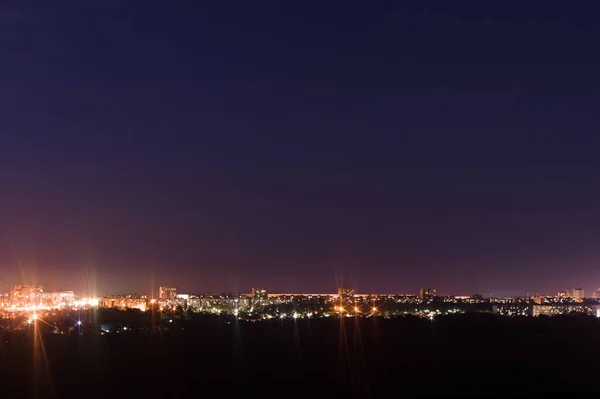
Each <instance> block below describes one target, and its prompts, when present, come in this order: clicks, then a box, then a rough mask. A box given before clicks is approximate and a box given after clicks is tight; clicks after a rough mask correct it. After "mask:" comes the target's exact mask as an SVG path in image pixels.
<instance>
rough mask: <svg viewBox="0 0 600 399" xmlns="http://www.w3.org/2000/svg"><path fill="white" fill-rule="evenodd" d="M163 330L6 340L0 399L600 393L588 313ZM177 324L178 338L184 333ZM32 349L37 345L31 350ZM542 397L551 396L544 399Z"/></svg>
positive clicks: (597, 327) (0, 355)
mask: <svg viewBox="0 0 600 399" xmlns="http://www.w3.org/2000/svg"><path fill="white" fill-rule="evenodd" d="M172 326H173V327H172V328H171V330H170V331H168V332H158V331H156V332H152V331H135V330H134V331H130V330H129V331H127V332H121V333H119V334H116V333H110V334H106V335H98V334H92V333H90V334H87V335H83V336H77V335H68V334H66V335H54V334H48V333H46V332H45V331H41V333H40V334H39V336H40V337H41V340H40V339H39V338H38V339H37V340H34V338H33V337H34V335H35V334H34V333H33V330H32V331H27V330H24V331H13V332H10V333H4V334H3V339H2V341H1V343H0V378H1V380H2V381H1V388H0V389H1V391H0V397H2V398H4V397H6V398H15V397H28V398H31V397H43V398H45V397H55V398H63V397H64V398H66V397H72V398H111V397H131V398H178V397H233V396H238V395H244V396H245V397H250V395H252V394H255V393H258V394H259V395H260V396H256V395H255V396H253V397H261V398H262V397H281V398H284V397H311V398H321V397H347V398H350V397H383V396H384V395H385V396H389V395H392V396H391V397H465V396H473V397H483V396H501V397H516V396H523V395H529V396H531V394H533V393H546V392H547V393H560V392H585V393H591V392H600V385H599V383H598V379H597V376H598V375H599V374H598V371H600V367H599V366H600V361H599V360H600V320H598V319H596V318H592V317H583V316H562V317H554V318H536V319H534V318H524V319H514V318H502V317H498V316H493V315H486V314H472V315H468V314H467V315H457V316H447V317H444V318H439V319H437V320H436V321H434V322H430V321H429V320H424V319H417V318H412V317H408V318H399V319H393V320H387V319H356V320H355V319H354V318H346V319H344V321H343V323H341V322H340V320H339V319H315V320H306V319H303V320H297V321H293V320H286V321H283V322H282V321H280V320H274V321H271V322H256V323H248V322H241V321H240V322H237V323H236V321H235V320H232V319H228V318H224V317H219V316H207V317H200V318H198V319H196V320H191V321H190V320H176V321H175V322H174V323H172ZM182 328H183V330H182ZM34 348H37V349H36V350H35V351H34ZM544 396H547V395H544Z"/></svg>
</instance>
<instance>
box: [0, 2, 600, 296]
mask: <svg viewBox="0 0 600 399" xmlns="http://www.w3.org/2000/svg"><path fill="white" fill-rule="evenodd" d="M392 3H394V5H390V4H392ZM408 3H415V4H413V5H408ZM492 3H493V4H492ZM597 3H598V2H585V1H581V2H565V1H560V2H558V1H539V2H528V1H518V2H516V1H515V2H511V1H508V2H506V1H503V2H488V1H473V2H458V1H444V2H433V1H425V0H421V1H418V2H408V1H393V2H385V3H384V2H380V1H333V0H332V1H318V2H311V1H307V2H306V1H305V2H290V1H279V2H275V1H259V2H253V1H212V2H204V1H197V0H194V1H183V0H182V1H175V2H170V1H164V0H163V1H153V0H145V1H135V0H124V1H111V0H103V1H76V0H73V1H60V0H59V1H51V2H49V1H41V0H40V1H29V0H18V1H17V0H4V1H2V2H0V72H1V73H0V187H1V192H0V271H1V272H0V289H2V290H5V291H6V290H9V289H10V288H11V287H12V285H14V284H16V283H20V282H22V281H23V282H29V283H31V282H37V283H39V284H42V285H44V287H46V289H74V290H76V291H81V290H85V289H89V287H90V286H92V287H93V288H94V289H95V290H96V292H97V293H98V294H110V293H124V292H149V290H150V287H151V286H152V284H153V282H154V284H156V286H158V285H160V284H163V283H164V284H166V283H170V284H172V285H175V286H177V287H178V288H179V289H181V290H182V291H184V292H189V293H201V292H221V291H237V292H248V291H250V289H251V287H252V286H265V287H267V288H268V289H269V290H270V291H273V292H334V291H336V289H337V286H338V285H340V284H341V285H344V286H348V285H350V286H354V287H357V288H358V290H359V291H361V292H385V293H387V292H398V293H416V292H417V291H418V289H419V288H420V287H423V286H432V287H435V288H437V289H438V291H439V292H440V293H443V294H463V295H464V294H473V293H476V292H478V293H482V294H484V295H490V294H492V295H511V294H525V293H537V292H539V293H553V292H555V291H557V290H559V289H567V288H575V287H583V288H585V289H586V291H587V293H588V294H591V291H592V290H594V289H596V288H597V287H600V247H599V245H598V244H599V243H600V161H599V154H600V153H599V150H600V95H599V88H600V85H599V83H600V55H599V54H600V53H599V52H598V43H600V19H598V15H600V5H596V4H597Z"/></svg>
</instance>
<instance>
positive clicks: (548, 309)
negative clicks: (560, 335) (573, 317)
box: [532, 304, 600, 317]
mask: <svg viewBox="0 0 600 399" xmlns="http://www.w3.org/2000/svg"><path fill="white" fill-rule="evenodd" d="M599 312H600V306H598V305H592V306H584V305H578V304H571V305H533V310H532V316H534V317H537V316H556V315H565V314H572V313H582V314H589V315H593V316H596V317H598V316H599V315H600V313H599Z"/></svg>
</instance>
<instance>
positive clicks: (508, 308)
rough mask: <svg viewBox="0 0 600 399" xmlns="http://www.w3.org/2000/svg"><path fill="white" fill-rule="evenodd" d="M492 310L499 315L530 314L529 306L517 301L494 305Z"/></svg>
mask: <svg viewBox="0 0 600 399" xmlns="http://www.w3.org/2000/svg"><path fill="white" fill-rule="evenodd" d="M492 311H493V312H494V313H496V314H499V315H500V316H512V317H515V316H531V306H528V305H526V304H518V303H507V304H500V305H494V306H493V307H492Z"/></svg>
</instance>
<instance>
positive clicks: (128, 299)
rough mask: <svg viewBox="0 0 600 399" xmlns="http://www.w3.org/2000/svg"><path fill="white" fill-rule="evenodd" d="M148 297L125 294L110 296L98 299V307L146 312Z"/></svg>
mask: <svg viewBox="0 0 600 399" xmlns="http://www.w3.org/2000/svg"><path fill="white" fill-rule="evenodd" d="M147 304H148V297H147V296H146V295H138V294H126V295H111V296H105V297H102V298H100V301H99V306H100V307H102V308H116V309H139V310H141V311H143V312H145V311H146V306H147Z"/></svg>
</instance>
